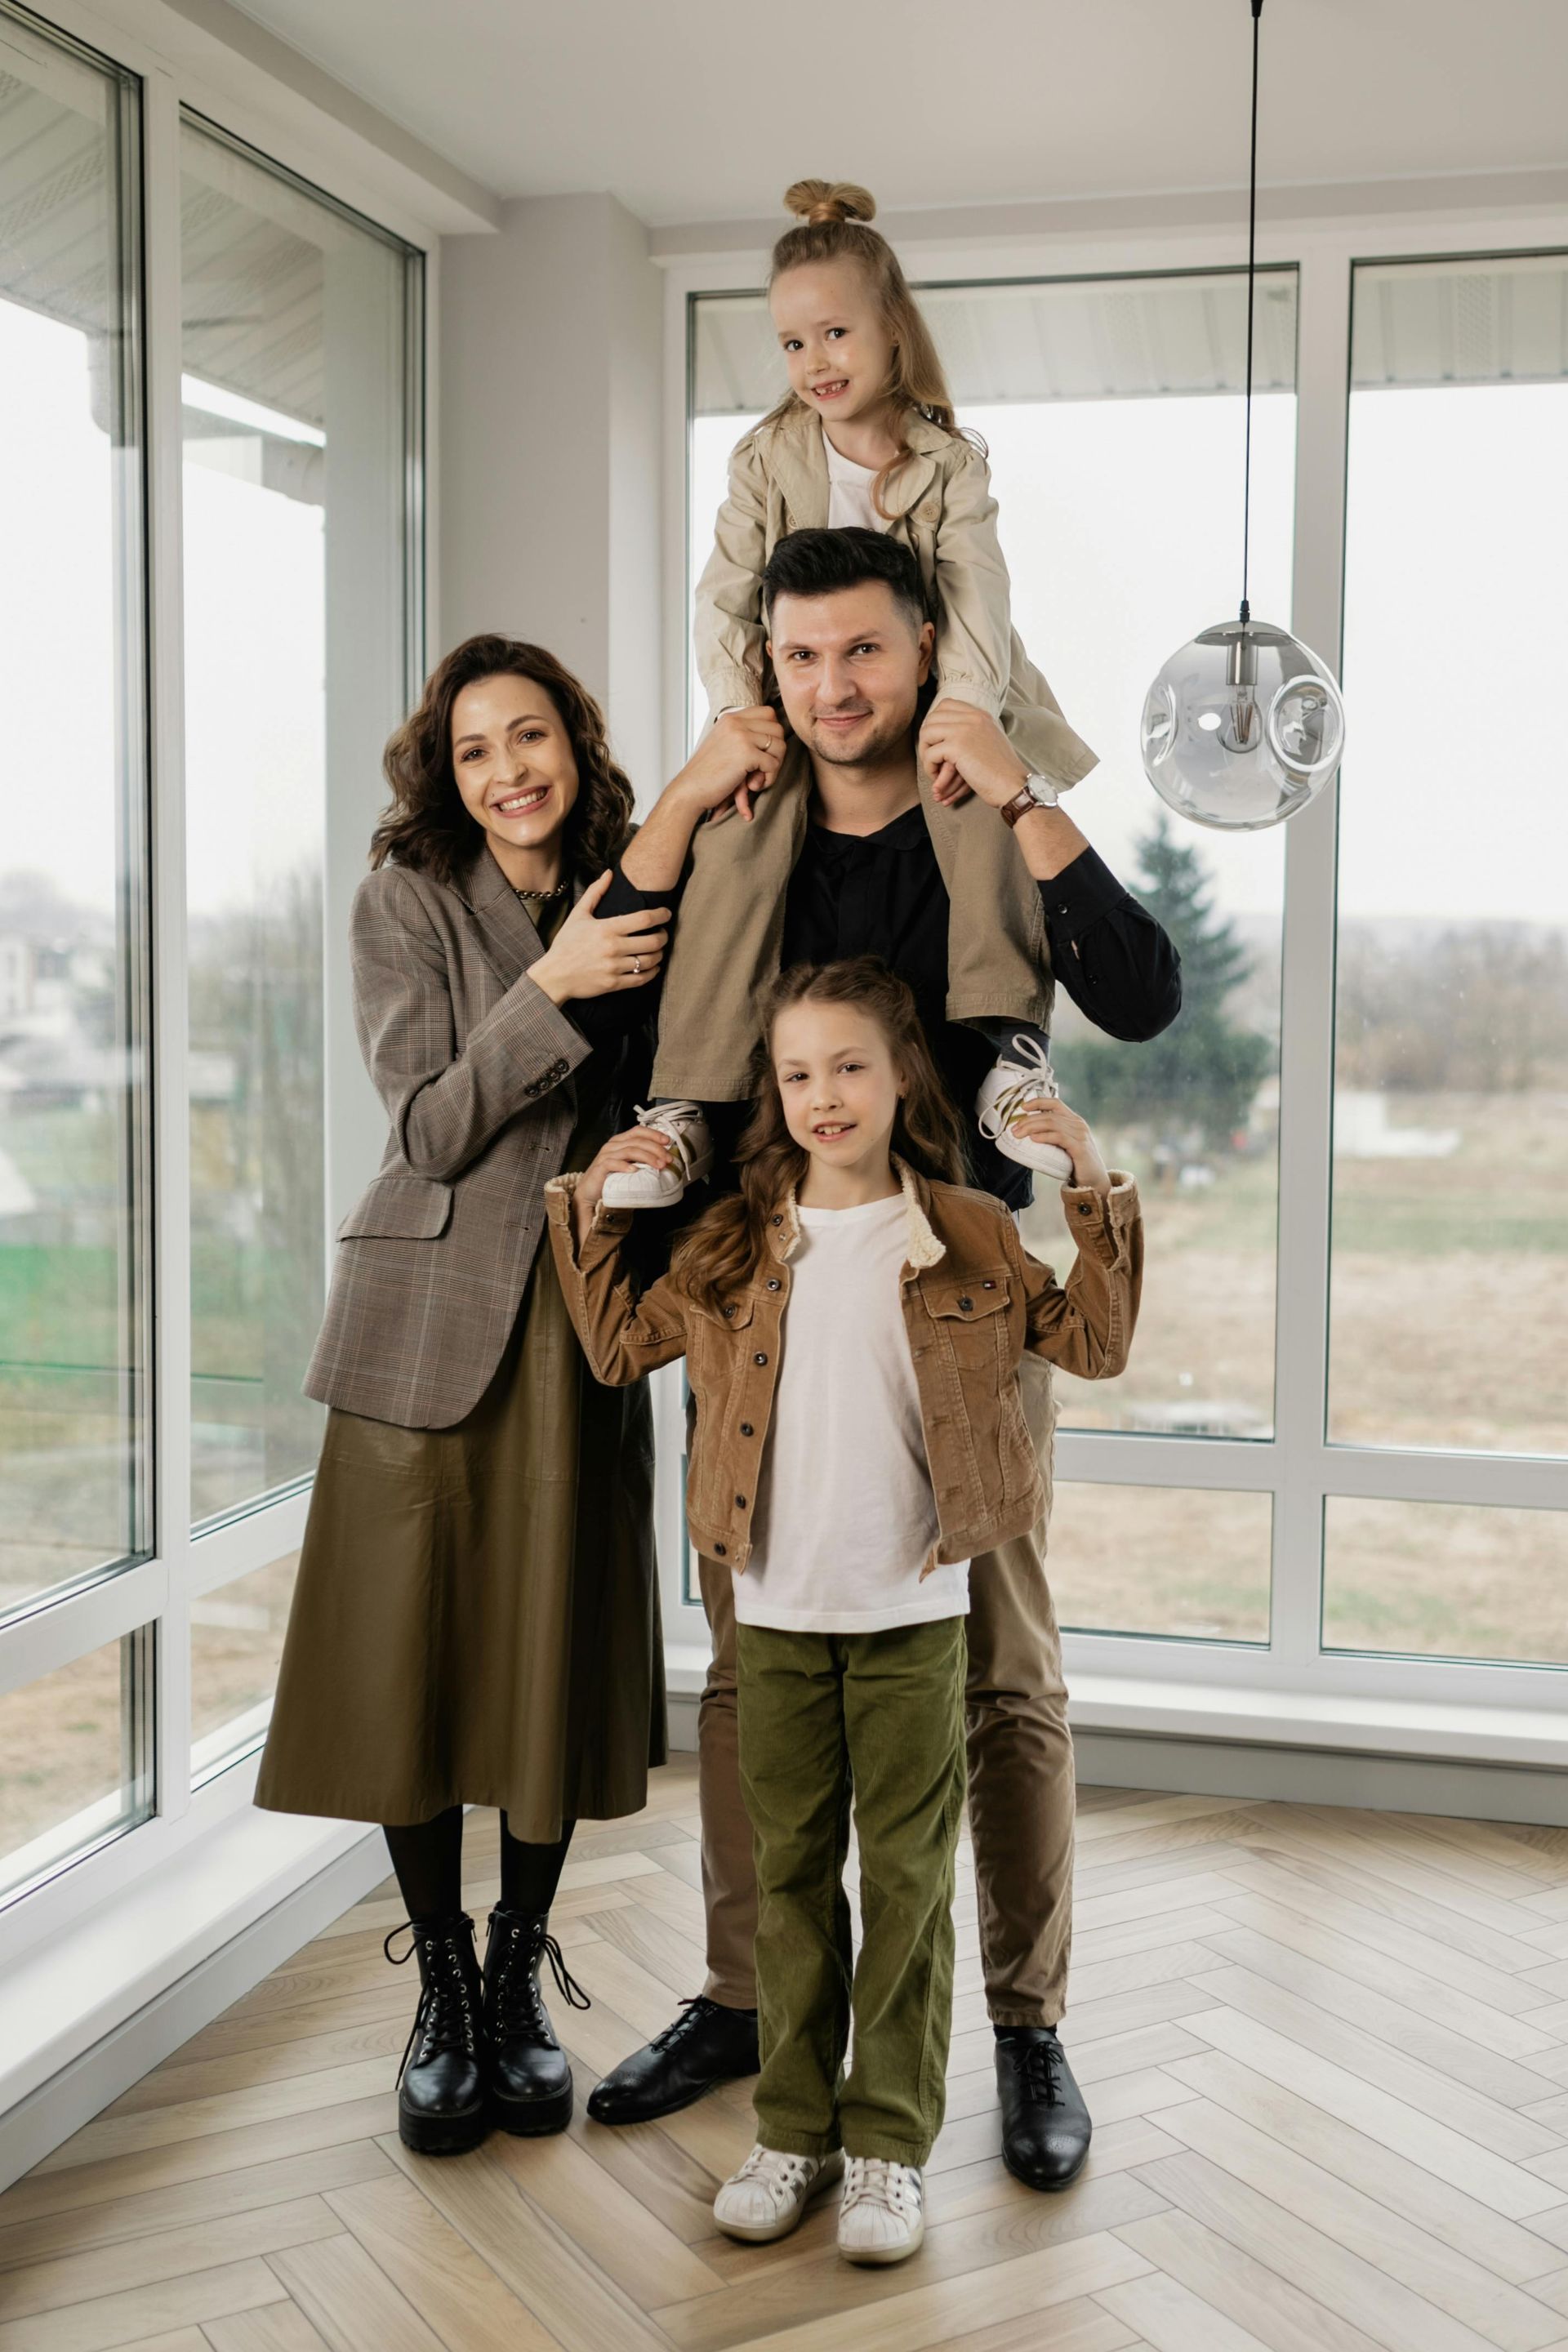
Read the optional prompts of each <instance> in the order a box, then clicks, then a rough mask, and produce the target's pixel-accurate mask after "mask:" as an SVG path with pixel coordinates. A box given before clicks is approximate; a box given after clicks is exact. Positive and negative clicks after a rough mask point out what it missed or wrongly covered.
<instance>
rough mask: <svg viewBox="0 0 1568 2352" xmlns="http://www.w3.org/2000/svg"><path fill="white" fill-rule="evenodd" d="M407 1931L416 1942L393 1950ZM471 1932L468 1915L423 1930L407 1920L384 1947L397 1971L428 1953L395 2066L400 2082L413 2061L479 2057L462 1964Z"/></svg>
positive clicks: (475, 2021)
mask: <svg viewBox="0 0 1568 2352" xmlns="http://www.w3.org/2000/svg"><path fill="white" fill-rule="evenodd" d="M405 1931H406V1933H407V1934H408V1935H410V1936H411V1937H413V1939H414V1940H413V1942H412V1943H411V1944H410V1945H409V1947H408V1949H407V1950H406V1951H405V1952H395V1951H394V1950H393V1948H392V1947H393V1944H394V1943H395V1940H396V1938H397V1937H399V1936H401V1935H403V1934H404V1933H405ZM473 1932H474V1923H473V1921H472V1920H471V1919H470V1918H469V1917H468V1914H467V1913H466V1912H464V1913H461V1914H460V1915H459V1916H458V1918H457V1919H456V1920H455V1921H454V1922H453V1924H452V1925H451V1926H450V1927H447V1928H442V1929H432V1928H426V1927H419V1926H418V1925H417V1923H416V1921H415V1920H413V1919H405V1920H404V1921H403V1923H402V1926H401V1927H395V1928H394V1929H393V1931H392V1933H391V1935H390V1936H388V1937H386V1939H385V1940H384V1943H383V1945H382V1950H383V1952H384V1954H385V1955H386V1958H388V1959H389V1960H390V1961H391V1962H392V1965H393V1967H394V1968H395V1969H402V1968H406V1967H407V1965H408V1963H409V1961H410V1960H411V1959H412V1958H414V1956H415V1954H416V1952H419V1953H422V1954H423V1955H424V1960H423V1965H422V1967H421V1969H420V1976H421V1979H422V1980H423V1981H422V1985H421V1990H420V1994H419V2006H418V2008H417V2009H416V2011H415V2012H414V2023H413V2025H412V2026H411V2027H410V2029H409V2034H408V2039H407V2041H406V2042H405V2043H404V2045H403V2055H402V2057H401V2058H400V2059H399V2060H398V2063H397V2079H398V2081H399V2082H400V2083H401V2082H402V2080H403V2077H404V2075H405V2074H406V2072H407V2070H408V2062H409V2059H410V2057H413V2058H414V2063H415V2064H416V2066H423V2065H425V2064H426V2062H427V2061H428V2060H429V2059H431V2058H433V2057H435V2056H436V2054H437V2052H438V2051H442V2050H462V2051H466V2052H467V2053H468V2056H469V2057H470V2058H474V2057H477V2056H478V2055H479V2020H478V2019H477V2017H476V2016H475V2013H474V2003H473V1999H472V1991H473V1987H472V1983H471V1980H470V1978H469V1974H468V1969H466V1968H465V1967H464V1966H463V1938H464V1937H465V1935H467V1936H469V1937H471V1936H472V1934H473ZM416 2043H417V2044H418V2054H417V2055H415V2044H416Z"/></svg>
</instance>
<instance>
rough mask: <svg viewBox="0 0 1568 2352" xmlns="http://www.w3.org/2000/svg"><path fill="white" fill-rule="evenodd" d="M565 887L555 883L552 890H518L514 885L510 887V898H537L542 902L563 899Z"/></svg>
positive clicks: (564, 884) (560, 883)
mask: <svg viewBox="0 0 1568 2352" xmlns="http://www.w3.org/2000/svg"><path fill="white" fill-rule="evenodd" d="M567 887H568V885H567V884H566V883H564V882H557V884H556V885H555V887H554V889H553V890H520V889H518V887H517V886H516V884H515V883H514V884H513V886H512V896H513V898H538V899H539V900H541V902H542V901H543V900H545V899H548V898H564V897H565V896H566V892H567Z"/></svg>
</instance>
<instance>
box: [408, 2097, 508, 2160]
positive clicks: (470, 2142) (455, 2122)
mask: <svg viewBox="0 0 1568 2352" xmlns="http://www.w3.org/2000/svg"><path fill="white" fill-rule="evenodd" d="M489 2127H490V2126H489V2116H487V2115H486V2113H485V2110H484V2108H483V2107H482V2106H481V2107H476V2108H475V2109H474V2111H473V2113H472V2114H471V2115H458V2116H411V2115H409V2114H407V2113H406V2112H405V2110H404V2109H403V2108H402V2107H399V2109H398V2111H397V2137H398V2138H399V2139H400V2140H401V2141H402V2142H403V2145H404V2147H409V2148H412V2149H413V2150H414V2153H415V2154H416V2156H466V2155H467V2154H468V2150H469V2148H471V2147H478V2146H479V2142H480V2141H481V2140H482V2139H483V2138H484V2137H485V2135H486V2133H487V2132H488V2131H489Z"/></svg>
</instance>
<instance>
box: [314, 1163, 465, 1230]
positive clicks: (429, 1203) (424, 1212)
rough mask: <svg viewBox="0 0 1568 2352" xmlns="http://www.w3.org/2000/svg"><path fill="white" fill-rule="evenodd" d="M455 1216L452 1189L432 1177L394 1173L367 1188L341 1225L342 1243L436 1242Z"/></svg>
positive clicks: (376, 1179) (380, 1178)
mask: <svg viewBox="0 0 1568 2352" xmlns="http://www.w3.org/2000/svg"><path fill="white" fill-rule="evenodd" d="M451 1214H452V1187H451V1186H450V1184H443V1183H440V1182H438V1181H437V1179H436V1178H435V1177H433V1176H404V1175H400V1174H399V1173H398V1172H397V1171H393V1173H392V1174H391V1175H390V1176H377V1177H376V1178H375V1179H374V1181H373V1182H372V1183H370V1184H368V1185H367V1186H366V1187H365V1190H364V1191H363V1192H362V1193H361V1195H360V1197H359V1199H358V1200H357V1201H356V1202H354V1205H353V1208H352V1209H351V1210H350V1211H349V1213H348V1215H347V1216H346V1217H345V1218H344V1219H343V1221H342V1224H341V1225H340V1226H339V1227H338V1239H339V1241H341V1242H363V1241H383V1242H390V1241H406V1242H433V1241H434V1240H435V1239H436V1238H437V1234H444V1233H445V1232H446V1230H447V1223H448V1221H449V1219H450V1217H451Z"/></svg>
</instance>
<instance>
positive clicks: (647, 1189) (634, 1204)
mask: <svg viewBox="0 0 1568 2352" xmlns="http://www.w3.org/2000/svg"><path fill="white" fill-rule="evenodd" d="M637 1125H638V1126H639V1127H646V1128H647V1129H648V1130H649V1131H650V1133H652V1134H654V1135H662V1136H664V1137H666V1138H667V1139H668V1141H669V1142H670V1143H671V1144H672V1145H673V1147H674V1156H673V1157H672V1159H671V1160H670V1163H669V1165H668V1168H626V1169H623V1170H620V1171H618V1172H617V1173H616V1175H614V1176H606V1177H605V1194H604V1199H605V1208H606V1209H668V1207H669V1205H670V1203H671V1202H673V1201H679V1198H680V1196H681V1194H682V1193H683V1192H685V1190H686V1188H687V1186H688V1185H689V1184H695V1183H697V1182H698V1181H700V1179H701V1178H702V1177H704V1176H706V1175H707V1173H708V1171H709V1170H710V1168H711V1167H712V1165H713V1138H712V1136H711V1135H710V1133H709V1130H708V1121H707V1119H706V1118H704V1117H703V1114H702V1106H701V1104H700V1103H695V1102H665V1103H651V1104H648V1105H646V1106H645V1107H644V1108H640V1109H639V1110H638V1112H637Z"/></svg>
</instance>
